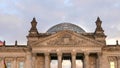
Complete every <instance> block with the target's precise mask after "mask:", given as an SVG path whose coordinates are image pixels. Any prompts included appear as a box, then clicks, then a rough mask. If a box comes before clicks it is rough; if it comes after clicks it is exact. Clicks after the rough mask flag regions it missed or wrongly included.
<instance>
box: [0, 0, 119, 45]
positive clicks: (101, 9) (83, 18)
mask: <svg viewBox="0 0 120 68" xmlns="http://www.w3.org/2000/svg"><path fill="white" fill-rule="evenodd" d="M98 16H99V17H100V18H101V20H102V22H103V23H102V27H103V29H104V30H105V34H106V35H107V44H115V40H119V41H120V28H119V27H120V0H24V1H23V0H0V30H1V31H0V40H2V41H3V40H6V41H7V44H14V41H15V40H18V43H19V44H26V41H27V39H26V36H27V35H28V31H29V29H30V27H31V25H30V22H31V20H32V18H33V17H36V20H37V22H38V26H37V28H38V30H39V32H46V31H47V30H48V29H49V28H50V27H52V26H53V25H55V24H58V23H62V22H70V23H73V24H76V25H79V26H80V27H82V28H83V29H84V30H85V31H86V32H94V31H95V27H96V26H95V21H96V18H97V17H98Z"/></svg>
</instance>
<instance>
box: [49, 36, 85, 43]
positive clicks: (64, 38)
mask: <svg viewBox="0 0 120 68" xmlns="http://www.w3.org/2000/svg"><path fill="white" fill-rule="evenodd" d="M83 43H84V41H83V40H77V39H73V38H72V36H71V35H68V34H65V35H63V36H62V37H58V38H57V39H55V40H50V41H49V42H47V44H48V45H78V44H83Z"/></svg>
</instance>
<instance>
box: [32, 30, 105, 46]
mask: <svg viewBox="0 0 120 68" xmlns="http://www.w3.org/2000/svg"><path fill="white" fill-rule="evenodd" d="M31 45H32V46H52V45H53V46H63V45H70V46H102V45H104V44H102V43H100V42H98V41H96V40H94V39H90V38H87V37H85V36H83V35H81V34H77V33H75V32H72V31H61V32H58V33H55V34H53V35H51V36H49V37H46V38H44V39H40V40H38V41H36V42H35V43H33V44H31Z"/></svg>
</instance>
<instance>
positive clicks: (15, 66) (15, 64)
mask: <svg viewBox="0 0 120 68" xmlns="http://www.w3.org/2000/svg"><path fill="white" fill-rule="evenodd" d="M13 67H14V68H17V58H16V57H15V58H14V66H13Z"/></svg>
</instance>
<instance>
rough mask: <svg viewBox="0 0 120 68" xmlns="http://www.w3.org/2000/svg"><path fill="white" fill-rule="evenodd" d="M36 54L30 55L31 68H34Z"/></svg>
mask: <svg viewBox="0 0 120 68" xmlns="http://www.w3.org/2000/svg"><path fill="white" fill-rule="evenodd" d="M35 64H36V54H35V53H34V54H32V68H36V65H35Z"/></svg>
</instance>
